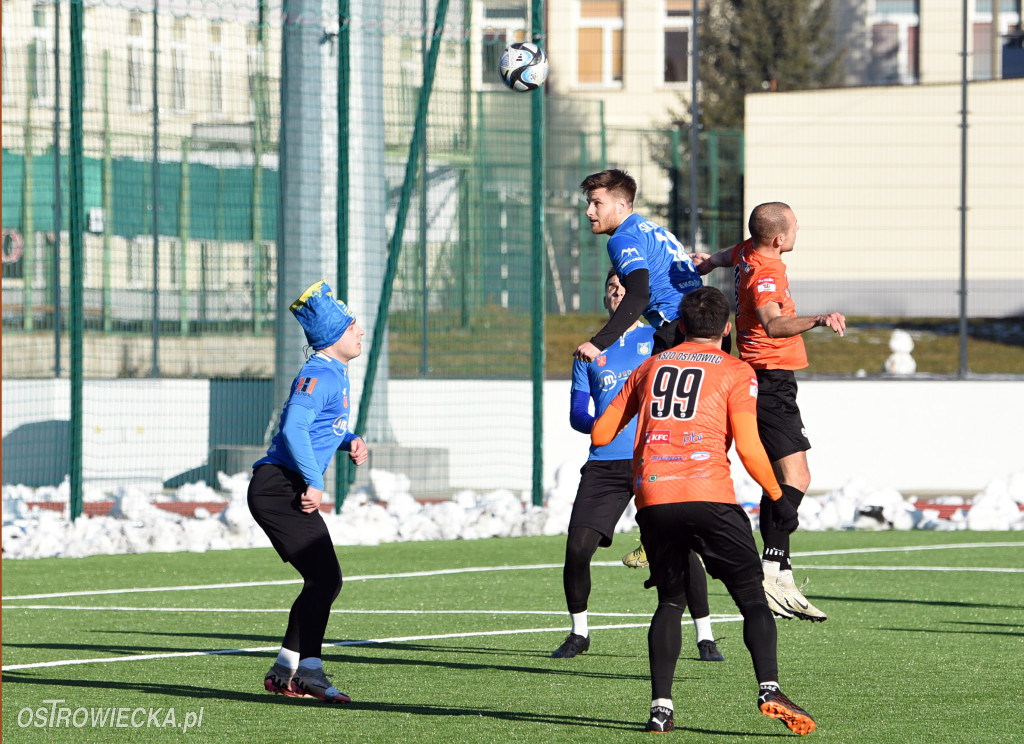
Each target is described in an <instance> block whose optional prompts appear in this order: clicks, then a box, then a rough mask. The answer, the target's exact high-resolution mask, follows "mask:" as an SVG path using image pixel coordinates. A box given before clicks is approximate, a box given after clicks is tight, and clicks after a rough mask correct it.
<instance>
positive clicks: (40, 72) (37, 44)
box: [29, 2, 53, 106]
mask: <svg viewBox="0 0 1024 744" xmlns="http://www.w3.org/2000/svg"><path fill="white" fill-rule="evenodd" d="M52 7H53V4H52V3H46V2H35V3H33V4H32V41H31V44H30V46H29V54H30V55H32V56H34V58H35V59H34V60H33V61H34V62H35V65H34V68H33V72H34V76H33V78H32V90H30V91H29V95H30V96H31V97H32V104H33V105H34V106H52V105H53V28H52V27H51V25H50V23H45V24H44V25H42V26H39V25H36V24H37V21H38V20H39V16H38V14H39V13H40V12H42V13H43V14H44V20H45V21H46V22H49V21H50V9H51V8H52Z"/></svg>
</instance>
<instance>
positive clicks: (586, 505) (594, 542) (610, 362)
mask: <svg viewBox="0 0 1024 744" xmlns="http://www.w3.org/2000/svg"><path fill="white" fill-rule="evenodd" d="M624 295H625V290H624V289H623V287H622V284H621V283H620V282H619V278H618V277H617V276H616V274H615V270H614V269H612V270H611V271H609V272H608V277H607V279H606V280H605V293H604V306H605V309H606V310H608V313H609V315H614V314H615V312H616V309H617V308H618V307H620V303H621V302H622V298H623V296H624ZM653 344H654V329H653V328H651V327H650V326H646V325H641V324H640V322H639V321H633V324H632V325H631V326H630V327H629V328H627V329H626V331H625V333H623V334H622V335H621V336H619V338H618V340H616V341H615V342H614V343H612V344H611V345H610V346H609V347H608V348H607V350H606V351H605V352H604V353H602V354H601V355H600V356H598V357H597V359H595V360H594V361H593V362H589V363H586V362H582V361H580V360H578V359H577V360H576V361H574V362H573V365H572V398H571V407H570V412H569V422H570V424H571V425H572V428H573V429H575V430H576V431H579V432H582V433H584V434H589V433H590V430H591V428H592V427H593V425H594V419H595V418H596V417H598V416H600V415H601V414H602V413H604V409H605V408H607V407H608V404H609V403H611V401H612V399H613V398H615V396H616V395H617V394H618V392H619V390H620V389H621V388H622V383H623V382H624V381H625V380H626V379H627V378H628V377H629V375H630V374H631V373H632V372H633V370H634V369H636V368H637V367H638V366H640V364H641V363H642V362H644V361H646V360H647V359H648V357H650V355H651V349H652V348H653ZM591 399H593V401H594V415H593V416H591V415H590V401H591ZM635 435H636V419H635V418H634V419H633V421H631V422H630V423H629V425H628V426H626V428H625V429H623V430H622V431H621V432H620V433H619V435H618V436H617V437H615V439H613V440H612V441H611V442H610V443H609V444H606V445H603V446H601V447H595V446H591V447H590V457H589V458H588V460H587V462H586V464H584V466H583V468H582V470H580V484H579V487H578V489H577V491H576V500H575V501H574V502H573V506H572V515H571V516H570V517H569V535H568V537H567V538H566V542H565V565H564V567H563V568H562V585H563V587H564V589H565V602H566V605H567V607H568V609H569V616H570V617H571V618H572V630H570V631H569V635H568V636H566V639H565V641H564V642H563V643H562V645H561V646H559V647H558V649H557V650H556V651H555V652H554V653H553V654H551V655H552V656H553V657H554V658H556V659H569V658H572V657H573V656H576V655H577V654H579V653H581V652H583V651H586V650H587V649H589V648H590V630H589V627H588V622H587V600H588V599H589V598H590V561H591V559H592V558H593V557H594V553H595V552H596V551H597V548H598V547H599V546H600V547H602V548H607V547H608V546H610V545H611V544H612V537H613V535H614V533H615V525H616V524H618V522H619V519H620V518H621V517H622V514H623V512H625V510H626V507H627V506H628V505H629V500H630V499H631V498H632V497H633V488H632V486H633V440H634V437H635ZM689 568H690V570H689V583H688V584H687V587H686V589H687V606H688V607H689V610H690V616H691V617H692V618H693V623H694V626H695V627H696V630H697V648H698V650H699V652H700V658H701V660H702V661H724V659H723V657H722V655H721V653H719V651H718V647H717V646H716V645H715V640H714V636H712V634H711V617H710V614H711V611H710V608H709V606H708V584H707V578H706V577H705V575H704V567H703V565H701V563H700V560H699V559H698V558H697V556H696V555H695V554H694V553H693V552H692V551H691V552H690V566H689Z"/></svg>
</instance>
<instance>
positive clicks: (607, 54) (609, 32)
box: [574, 0, 627, 90]
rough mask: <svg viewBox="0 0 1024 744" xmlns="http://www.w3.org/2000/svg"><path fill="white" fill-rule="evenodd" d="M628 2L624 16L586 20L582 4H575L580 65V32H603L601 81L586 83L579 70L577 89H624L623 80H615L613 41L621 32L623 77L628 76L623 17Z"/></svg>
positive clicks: (624, 1)
mask: <svg viewBox="0 0 1024 744" xmlns="http://www.w3.org/2000/svg"><path fill="white" fill-rule="evenodd" d="M626 2H627V0H622V14H623V15H622V16H620V17H618V18H613V17H608V18H589V17H588V18H584V17H583V7H582V4H581V3H579V2H577V3H575V8H576V29H575V32H574V35H575V39H574V43H575V45H576V47H577V48H576V60H577V64H579V58H580V54H581V50H580V49H579V39H580V35H579V32H580V31H581V30H582V29H585V28H597V29H600V30H601V80H600V81H598V82H596V83H590V82H587V83H584V82H581V81H580V78H579V69H577V71H576V87H577V88H580V89H587V90H598V89H605V88H622V86H623V82H624V81H623V80H615V79H614V74H615V73H614V70H615V58H614V55H613V51H612V50H613V49H614V46H615V45H614V44H613V43H612V39H613V37H614V33H615V32H616V31H619V32H620V33H621V38H622V49H621V53H622V76H623V78H625V76H626V31H625V26H626V24H625V19H624V17H623V16H625V14H626Z"/></svg>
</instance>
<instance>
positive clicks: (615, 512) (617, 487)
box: [569, 460, 633, 548]
mask: <svg viewBox="0 0 1024 744" xmlns="http://www.w3.org/2000/svg"><path fill="white" fill-rule="evenodd" d="M631 498H633V461H632V460H587V462H586V463H585V464H584V465H583V467H582V468H580V485H579V487H578V488H577V489H576V501H574V502H573V505H572V515H571V516H570V517H569V529H572V528H573V527H589V528H590V529H592V530H594V531H595V532H599V533H600V534H601V542H600V546H601V547H602V548H607V547H608V546H609V545H611V544H612V537H613V536H614V534H615V525H616V524H618V523H619V519H620V518H621V517H622V513H623V512H624V511H626V507H627V506H628V505H629V500H630V499H631Z"/></svg>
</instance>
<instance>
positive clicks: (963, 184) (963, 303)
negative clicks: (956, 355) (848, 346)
mask: <svg viewBox="0 0 1024 744" xmlns="http://www.w3.org/2000/svg"><path fill="white" fill-rule="evenodd" d="M961 25H962V28H961V38H960V42H961V52H960V369H959V375H960V379H961V380H962V379H965V378H966V377H967V0H963V23H962V24H961Z"/></svg>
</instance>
